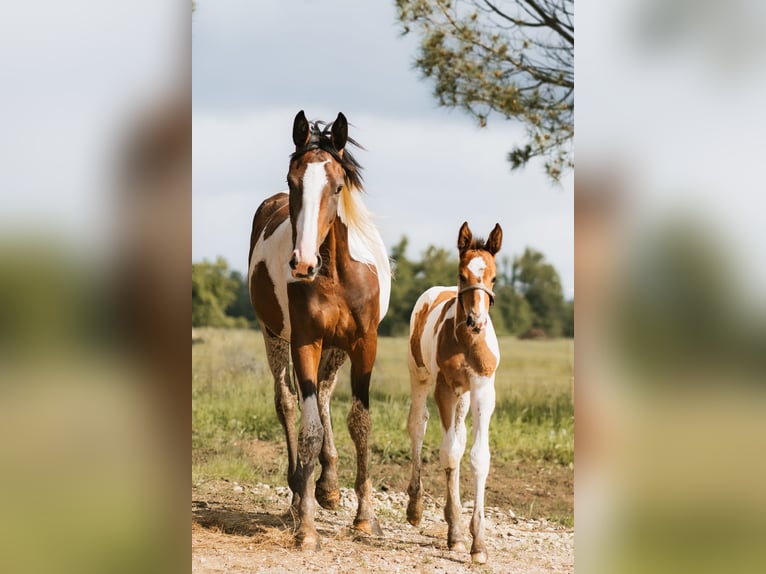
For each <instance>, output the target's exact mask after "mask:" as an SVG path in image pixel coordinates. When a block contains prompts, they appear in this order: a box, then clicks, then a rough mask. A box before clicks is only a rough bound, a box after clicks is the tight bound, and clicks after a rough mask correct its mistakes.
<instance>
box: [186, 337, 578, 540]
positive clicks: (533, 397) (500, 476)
mask: <svg viewBox="0 0 766 574" xmlns="http://www.w3.org/2000/svg"><path fill="white" fill-rule="evenodd" d="M195 336H196V337H197V338H198V340H199V341H198V343H197V344H195V345H193V348H192V372H193V376H192V480H193V481H194V482H195V483H197V482H199V481H204V480H207V479H213V478H226V479H228V480H232V481H239V482H243V483H247V482H266V483H269V484H274V485H278V484H286V478H285V474H286V471H287V459H286V454H285V452H286V451H285V448H284V444H283V442H284V436H283V433H282V428H281V426H280V425H279V422H278V421H277V418H276V415H275V412H274V398H273V379H272V377H271V374H270V372H269V370H268V366H267V364H266V360H265V352H264V347H263V340H262V338H261V335H260V333H258V332H256V331H251V330H218V329H199V330H197V331H196V332H195ZM406 349H407V340H406V338H382V339H380V341H379V343H378V358H377V362H376V366H375V370H374V371H373V377H372V390H371V402H370V409H371V412H372V419H373V423H372V425H373V428H372V440H371V450H372V457H371V475H372V479H373V484H374V486H376V487H378V488H380V487H383V488H395V489H399V490H404V489H406V484H407V482H408V478H409V464H410V444H409V436H408V434H407V413H408V410H409V375H408V371H407V350H406ZM500 352H501V361H500V367H499V369H498V372H497V377H496V381H495V386H496V389H497V407H496V409H495V413H494V415H493V417H492V422H491V424H490V447H491V451H492V470H491V472H490V476H489V478H488V482H487V504H488V505H489V506H492V505H498V506H499V505H503V506H510V507H511V508H513V510H514V511H515V512H516V513H518V514H521V515H523V516H528V517H545V518H547V519H549V520H555V521H558V522H561V523H563V524H566V525H571V524H572V522H573V474H574V470H573V469H574V434H573V433H574V406H573V396H572V393H573V383H572V382H573V376H574V367H573V360H574V359H573V356H574V342H573V341H572V340H563V339H562V340H553V341H519V340H517V339H515V338H512V337H507V338H501V339H500ZM350 402H351V401H350V385H349V376H348V363H347V364H346V365H345V366H344V368H343V370H342V371H341V373H340V375H339V380H338V386H337V388H336V391H335V395H334V398H333V404H332V409H333V411H332V418H333V428H334V429H335V441H336V446H337V448H338V453H339V463H338V471H339V476H340V480H341V483H342V484H341V486H349V487H350V486H352V485H353V481H354V468H355V465H354V448H353V443H352V442H351V439H350V437H349V435H348V431H347V430H346V415H347V413H348V409H349V407H350ZM429 409H430V411H431V420H430V422H429V425H428V432H427V434H426V438H425V441H424V445H423V456H424V460H425V461H426V465H425V470H424V472H425V473H426V475H427V477H424V483H425V486H426V489H427V490H428V491H429V492H431V493H432V494H433V495H434V496H443V494H444V478H443V472H442V470H441V468H440V466H439V442H440V440H441V437H440V428H439V423H438V414H437V412H436V407H435V405H434V404H433V401H430V402H429ZM470 420H471V418H470V415H469V417H468V421H467V422H468V432H469V443H468V449H470V444H471V438H470V437H471V427H470V424H471V423H470ZM468 458H469V457H468V455H467V454H466V456H464V457H463V466H462V467H461V470H462V476H461V484H462V487H461V488H462V489H463V492H464V493H465V494H464V498H465V499H466V500H469V499H470V498H472V497H471V496H470V492H471V490H470V489H471V486H470V485H471V473H470V465H469V464H468Z"/></svg>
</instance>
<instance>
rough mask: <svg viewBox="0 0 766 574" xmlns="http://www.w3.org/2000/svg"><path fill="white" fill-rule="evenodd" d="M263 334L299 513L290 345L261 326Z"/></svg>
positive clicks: (289, 477) (292, 505)
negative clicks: (290, 374) (290, 376)
mask: <svg viewBox="0 0 766 574" xmlns="http://www.w3.org/2000/svg"><path fill="white" fill-rule="evenodd" d="M261 332H262V333H263V340H264V342H265V344H266V358H267V359H268V362H269V369H271V374H272V375H273V376H274V405H275V407H276V410H277V418H278V419H279V422H280V423H281V424H282V429H283V430H284V432H285V439H286V440H287V483H288V484H289V485H290V488H291V489H292V491H293V500H292V504H291V509H292V510H293V511H297V510H298V504H299V502H300V496H299V494H298V491H297V488H296V483H295V469H296V468H297V466H298V436H297V432H296V429H295V405H296V396H295V391H294V389H292V388H291V387H290V378H289V373H288V369H289V365H290V345H289V343H288V342H287V341H285V340H284V339H281V338H279V337H277V336H276V335H274V334H273V333H272V332H271V331H269V330H268V328H267V327H266V326H265V325H263V323H261Z"/></svg>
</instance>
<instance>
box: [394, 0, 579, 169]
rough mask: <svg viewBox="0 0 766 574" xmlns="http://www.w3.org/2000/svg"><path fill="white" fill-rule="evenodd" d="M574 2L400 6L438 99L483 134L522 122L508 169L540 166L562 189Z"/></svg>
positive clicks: (438, 1) (570, 127) (434, 0)
mask: <svg viewBox="0 0 766 574" xmlns="http://www.w3.org/2000/svg"><path fill="white" fill-rule="evenodd" d="M573 2H574V0H512V1H511V0H506V1H505V2H501V1H500V0H493V1H490V0H397V2H396V4H397V9H398V16H399V20H400V21H401V22H402V26H403V32H404V33H405V34H407V33H409V32H410V31H411V30H412V29H413V28H415V29H416V30H417V31H418V33H419V34H420V36H421V37H422V41H421V45H420V49H419V51H418V55H417V58H416V60H415V65H416V67H417V68H419V69H420V71H421V72H422V73H423V75H424V76H425V77H427V78H432V79H434V80H435V82H436V83H435V85H434V96H435V97H436V98H437V100H438V101H439V104H440V105H442V106H446V107H454V108H462V109H464V110H466V111H467V112H468V113H469V114H471V115H472V116H474V117H475V118H476V119H477V120H478V121H479V124H480V125H481V126H485V125H486V123H487V119H488V117H489V116H490V114H491V113H492V112H495V113H496V114H499V115H500V116H502V117H504V118H506V119H515V120H517V121H519V122H521V123H522V124H523V125H524V126H525V128H526V132H527V141H526V143H525V144H524V145H521V146H518V147H515V148H513V149H512V150H511V151H510V153H509V154H508V161H510V163H511V169H518V168H520V167H522V166H525V165H526V164H527V163H528V162H529V160H531V159H532V158H535V157H539V158H542V159H543V160H544V162H545V170H546V172H547V174H548V175H549V176H550V178H551V179H553V180H554V181H558V180H559V179H560V178H561V175H562V174H563V173H564V171H565V170H568V169H571V168H572V167H574V156H573V147H572V142H573V136H574V23H573Z"/></svg>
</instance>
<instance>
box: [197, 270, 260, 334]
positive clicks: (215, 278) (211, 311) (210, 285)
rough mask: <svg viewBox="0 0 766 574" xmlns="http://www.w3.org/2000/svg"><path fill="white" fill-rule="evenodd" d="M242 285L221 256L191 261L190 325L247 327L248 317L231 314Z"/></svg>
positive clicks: (236, 274)
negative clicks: (207, 259)
mask: <svg viewBox="0 0 766 574" xmlns="http://www.w3.org/2000/svg"><path fill="white" fill-rule="evenodd" d="M243 284H244V285H246V284H245V283H244V282H243V281H242V277H241V275H240V274H239V273H237V272H236V271H235V272H230V271H229V265H228V263H227V262H226V260H225V259H224V258H223V257H218V258H217V259H216V261H215V262H214V263H211V262H209V261H202V262H201V263H192V326H193V327H200V326H209V327H246V326H247V325H248V321H247V319H245V318H244V317H241V316H240V317H237V316H234V315H233V314H232V309H231V308H230V306H231V305H232V303H235V302H236V301H237V298H238V296H239V297H241V291H242V285H243ZM248 304H249V301H248ZM227 311H228V312H227Z"/></svg>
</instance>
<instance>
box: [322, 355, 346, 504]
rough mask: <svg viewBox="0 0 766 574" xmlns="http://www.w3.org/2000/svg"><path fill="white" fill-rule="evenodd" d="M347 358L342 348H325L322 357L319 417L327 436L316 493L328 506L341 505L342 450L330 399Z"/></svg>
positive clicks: (324, 442)
mask: <svg viewBox="0 0 766 574" xmlns="http://www.w3.org/2000/svg"><path fill="white" fill-rule="evenodd" d="M345 361H346V353H344V352H343V351H341V350H340V349H327V350H326V351H322V360H321V361H320V363H319V418H320V419H321V421H322V426H323V427H324V440H323V441H322V450H321V451H319V462H320V463H321V464H322V474H321V476H320V477H319V480H318V481H317V483H316V490H315V493H316V499H317V502H318V503H319V504H320V505H321V506H322V507H323V508H327V509H328V510H333V509H335V508H337V506H338V503H339V502H340V488H339V487H338V470H337V464H338V451H337V450H336V449H335V440H334V438H333V432H332V418H331V417H330V399H331V398H332V393H333V390H334V389H335V383H336V382H337V380H338V376H337V374H338V369H340V367H341V366H342V365H343V363H344V362H345Z"/></svg>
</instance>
